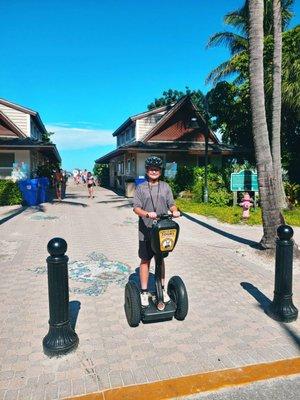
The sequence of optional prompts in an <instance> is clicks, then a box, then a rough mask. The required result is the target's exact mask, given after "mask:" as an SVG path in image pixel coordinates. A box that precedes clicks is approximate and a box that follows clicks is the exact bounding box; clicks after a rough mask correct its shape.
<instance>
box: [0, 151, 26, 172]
mask: <svg viewBox="0 0 300 400" xmlns="http://www.w3.org/2000/svg"><path fill="white" fill-rule="evenodd" d="M0 153H15V163H21V162H24V163H25V164H27V165H28V168H29V171H30V151H29V150H0ZM0 178H2V179H3V178H9V176H7V175H6V176H4V175H1V169H0Z"/></svg>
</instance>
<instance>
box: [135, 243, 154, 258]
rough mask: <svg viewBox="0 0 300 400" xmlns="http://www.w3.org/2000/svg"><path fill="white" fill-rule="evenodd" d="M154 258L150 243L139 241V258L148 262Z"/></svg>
mask: <svg viewBox="0 0 300 400" xmlns="http://www.w3.org/2000/svg"><path fill="white" fill-rule="evenodd" d="M153 256H154V253H153V250H152V248H151V243H150V242H149V241H148V240H140V241H139V257H140V258H141V259H142V260H147V261H150V260H151V258H152V257H153Z"/></svg>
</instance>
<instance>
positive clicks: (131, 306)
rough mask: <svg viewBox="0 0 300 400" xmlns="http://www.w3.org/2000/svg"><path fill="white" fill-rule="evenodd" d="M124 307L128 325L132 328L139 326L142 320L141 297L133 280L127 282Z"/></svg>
mask: <svg viewBox="0 0 300 400" xmlns="http://www.w3.org/2000/svg"><path fill="white" fill-rule="evenodd" d="M124 309H125V314H126V319H127V322H128V325H129V326H131V327H132V328H134V327H136V326H138V325H139V323H140V321H141V297H140V292H139V289H138V287H137V286H136V285H135V284H134V283H133V282H128V283H126V286H125V304H124Z"/></svg>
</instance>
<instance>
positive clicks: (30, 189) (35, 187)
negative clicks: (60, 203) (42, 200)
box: [18, 179, 39, 206]
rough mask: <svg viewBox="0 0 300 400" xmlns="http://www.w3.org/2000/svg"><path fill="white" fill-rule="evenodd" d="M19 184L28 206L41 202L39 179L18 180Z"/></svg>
mask: <svg viewBox="0 0 300 400" xmlns="http://www.w3.org/2000/svg"><path fill="white" fill-rule="evenodd" d="M18 186H19V189H20V192H21V193H22V197H23V200H24V202H25V203H26V204H27V205H28V206H37V205H38V204H39V198H38V192H39V184H38V179H22V180H21V181H19V182H18Z"/></svg>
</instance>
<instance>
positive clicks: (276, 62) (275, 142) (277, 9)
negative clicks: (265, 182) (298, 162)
mask: <svg viewBox="0 0 300 400" xmlns="http://www.w3.org/2000/svg"><path fill="white" fill-rule="evenodd" d="M273 14H274V17H273V21H274V52H273V96H272V158H273V167H274V177H275V184H276V193H277V194H278V199H277V201H278V204H279V206H280V208H286V200H285V193H284V188H283V182H282V173H281V170H282V168H281V135H280V131H281V129H280V128H281V71H282V67H281V60H282V33H281V29H282V28H281V25H282V23H281V2H280V0H273Z"/></svg>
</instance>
